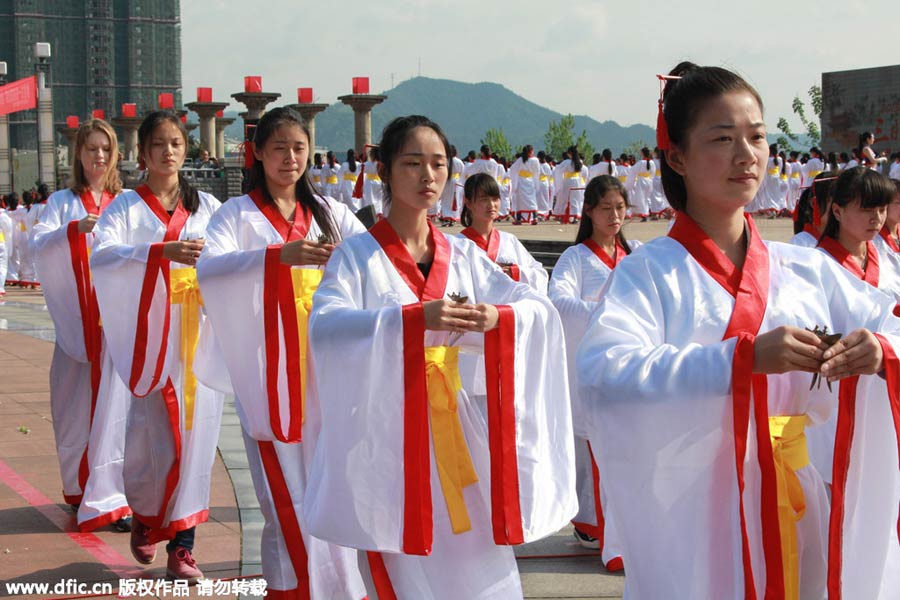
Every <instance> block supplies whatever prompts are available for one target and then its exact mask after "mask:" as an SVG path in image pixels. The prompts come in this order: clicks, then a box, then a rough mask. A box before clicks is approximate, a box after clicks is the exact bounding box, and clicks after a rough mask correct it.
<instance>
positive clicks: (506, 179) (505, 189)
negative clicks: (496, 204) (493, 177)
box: [497, 163, 515, 221]
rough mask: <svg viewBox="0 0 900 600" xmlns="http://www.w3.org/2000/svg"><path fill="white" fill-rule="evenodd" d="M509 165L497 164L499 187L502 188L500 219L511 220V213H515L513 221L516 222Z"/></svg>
mask: <svg viewBox="0 0 900 600" xmlns="http://www.w3.org/2000/svg"><path fill="white" fill-rule="evenodd" d="M507 164H509V163H498V164H497V185H499V186H500V218H501V219H504V220H505V219H509V216H510V213H513V221H515V208H514V206H513V204H512V182H511V180H510V175H509V169H507V168H506V165H507Z"/></svg>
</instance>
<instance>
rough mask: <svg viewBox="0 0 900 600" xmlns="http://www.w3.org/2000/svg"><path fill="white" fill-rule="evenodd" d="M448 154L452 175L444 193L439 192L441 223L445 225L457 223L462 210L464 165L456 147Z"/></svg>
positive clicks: (451, 148) (452, 147)
mask: <svg viewBox="0 0 900 600" xmlns="http://www.w3.org/2000/svg"><path fill="white" fill-rule="evenodd" d="M450 152H451V153H452V154H453V156H452V157H451V158H450V162H451V170H452V174H451V175H450V180H449V181H448V182H447V185H445V186H444V191H443V192H441V200H440V206H441V222H442V223H444V224H445V225H448V226H450V225H453V224H454V223H457V222H459V217H460V214H461V213H462V208H463V184H464V183H465V180H464V179H463V177H462V175H463V171H464V170H465V167H466V165H465V163H463V161H461V160H459V157H457V155H456V154H457V152H456V146H450Z"/></svg>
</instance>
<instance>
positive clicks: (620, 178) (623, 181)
mask: <svg viewBox="0 0 900 600" xmlns="http://www.w3.org/2000/svg"><path fill="white" fill-rule="evenodd" d="M619 181H621V182H622V183H625V182H626V181H628V175H619Z"/></svg>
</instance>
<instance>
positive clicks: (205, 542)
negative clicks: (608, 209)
mask: <svg viewBox="0 0 900 600" xmlns="http://www.w3.org/2000/svg"><path fill="white" fill-rule="evenodd" d="M757 223H758V226H759V229H760V231H761V232H762V235H763V237H764V238H766V239H770V240H778V241H786V240H787V239H788V238H789V237H790V236H791V235H792V231H791V222H790V221H789V220H787V219H777V220H759V221H757ZM667 226H668V223H667V222H665V221H662V222H648V223H630V224H628V225H627V226H626V228H625V234H626V236H628V237H629V238H630V239H636V240H642V241H647V240H650V239H652V238H654V237H657V236H659V235H664V234H665V231H666V228H667ZM501 229H504V230H506V231H511V232H512V233H515V234H516V235H518V236H519V237H520V238H523V239H535V240H557V241H568V240H571V239H573V238H574V236H575V232H576V226H575V225H565V226H563V225H559V224H555V223H542V224H540V225H537V226H529V225H523V226H512V225H506V224H504V225H501ZM458 230H459V228H458V227H456V228H452V229H444V230H443V231H444V232H447V233H450V232H456V231H458ZM53 339H54V335H53V325H52V322H51V320H50V316H49V314H48V313H47V310H46V307H45V306H44V302H43V297H42V294H41V293H40V291H32V290H19V289H11V290H8V294H7V296H6V299H5V302H3V301H0V382H2V383H0V596H10V594H9V593H8V592H7V589H6V587H7V586H6V585H3V584H8V583H11V582H12V583H17V582H20V583H27V582H39V583H50V584H51V585H54V584H57V583H58V582H64V581H65V580H68V579H76V580H77V581H78V582H80V583H85V584H89V585H90V584H93V583H95V582H110V583H112V584H113V585H114V587H115V588H118V583H119V580H120V579H126V580H138V579H154V578H161V577H163V576H164V574H165V560H166V553H165V550H164V548H163V546H162V545H160V546H159V553H158V557H157V559H156V561H155V562H154V564H152V565H150V566H148V567H142V566H139V565H138V564H137V563H136V562H135V561H134V560H133V559H132V558H131V554H130V551H129V546H128V539H129V536H128V534H124V533H117V532H115V531H114V530H113V529H112V527H106V528H103V529H101V530H98V531H96V532H94V533H90V534H81V533H78V532H77V528H76V527H75V518H74V514H73V513H72V512H71V510H70V509H69V507H68V506H67V505H65V504H64V503H62V489H61V488H62V485H61V483H60V478H59V470H58V465H57V460H56V452H55V446H54V441H53V430H52V420H51V415H50V400H49V383H48V372H49V367H50V359H51V355H52V351H53ZM262 524H263V519H262V515H261V514H260V512H259V506H258V503H257V500H256V495H255V494H254V491H253V485H252V483H251V481H250V472H249V470H248V467H247V459H246V456H245V454H244V446H243V441H242V440H241V434H240V425H239V423H238V418H237V415H236V414H235V412H234V405H233V400H232V399H231V398H229V399H228V400H227V401H226V408H225V413H224V416H223V420H222V428H221V433H220V436H219V453H218V457H217V459H216V463H215V466H214V468H213V475H212V492H211V502H210V520H209V522H208V523H205V524H202V525H200V526H199V527H198V528H197V543H196V547H195V551H194V556H195V558H196V559H197V562H198V564H199V566H200V568H201V569H202V570H203V572H204V574H205V575H206V576H207V577H209V578H211V579H232V580H235V578H238V579H237V580H236V581H250V580H252V579H256V578H258V577H259V576H260V575H259V574H260V573H261V568H260V553H259V536H260V534H261V530H262ZM516 554H517V556H518V558H519V561H518V562H519V570H520V572H521V574H522V582H523V585H524V588H525V597H526V598H529V599H550V598H569V599H579V598H581V599H587V598H621V595H622V590H623V586H624V575H623V574H609V573H607V572H606V571H605V569H604V568H603V565H602V563H601V561H600V558H599V556H598V555H597V553H596V552H591V551H588V550H584V549H582V548H581V547H580V546H578V545H577V544H576V543H575V540H574V538H573V537H572V532H571V528H568V527H567V528H566V529H564V530H562V531H560V532H559V533H558V534H557V535H555V536H551V537H550V538H548V539H545V540H542V541H540V542H537V543H534V544H528V545H525V546H522V547H519V548H517V549H516ZM241 578H242V579H241ZM223 585H225V584H223ZM241 585H242V584H239V583H233V584H230V585H228V586H227V587H228V589H230V590H232V591H235V590H240V589H241ZM220 589H224V588H220ZM244 589H246V586H245V587H244ZM201 592H202V590H200V589H198V588H195V589H192V590H191V592H190V597H192V598H196V597H201V596H200V594H201ZM15 597H17V598H18V597H30V598H40V597H53V598H66V597H68V598H74V597H86V595H85V594H77V593H75V592H74V591H67V592H65V593H60V594H37V595H30V596H15ZM94 597H115V594H113V595H108V594H107V595H99V596H94ZM143 597H160V598H167V597H168V598H171V597H174V596H173V595H171V594H170V595H166V594H154V595H145V596H143ZM205 597H209V596H205ZM214 597H235V594H234V593H226V594H217V595H215V596H214ZM251 597H252V596H251ZM461 600H464V599H461Z"/></svg>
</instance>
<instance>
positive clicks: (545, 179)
mask: <svg viewBox="0 0 900 600" xmlns="http://www.w3.org/2000/svg"><path fill="white" fill-rule="evenodd" d="M541 181H547V176H546V175H545V174H543V173H541Z"/></svg>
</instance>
